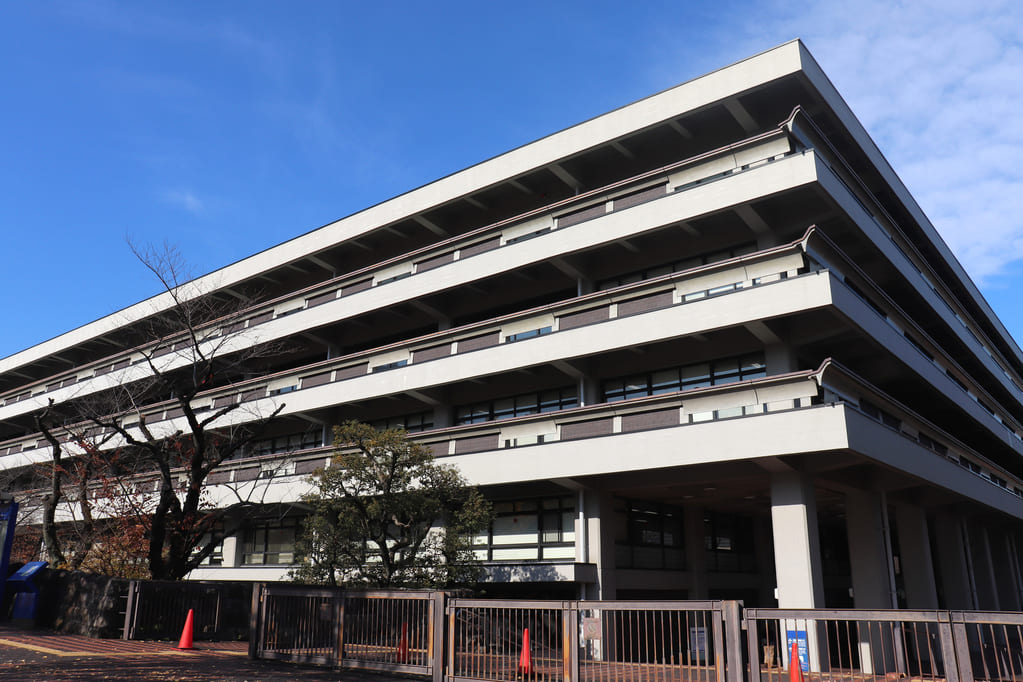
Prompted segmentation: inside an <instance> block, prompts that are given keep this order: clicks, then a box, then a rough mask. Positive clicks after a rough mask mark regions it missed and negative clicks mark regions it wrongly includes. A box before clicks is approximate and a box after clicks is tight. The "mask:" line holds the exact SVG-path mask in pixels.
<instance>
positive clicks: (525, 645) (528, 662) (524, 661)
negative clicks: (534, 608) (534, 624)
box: [519, 628, 533, 675]
mask: <svg viewBox="0 0 1023 682" xmlns="http://www.w3.org/2000/svg"><path fill="white" fill-rule="evenodd" d="M532 674H533V656H532V654H530V653H529V628H525V629H523V630H522V653H520V654H519V675H532Z"/></svg>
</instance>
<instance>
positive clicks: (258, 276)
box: [0, 41, 1023, 610]
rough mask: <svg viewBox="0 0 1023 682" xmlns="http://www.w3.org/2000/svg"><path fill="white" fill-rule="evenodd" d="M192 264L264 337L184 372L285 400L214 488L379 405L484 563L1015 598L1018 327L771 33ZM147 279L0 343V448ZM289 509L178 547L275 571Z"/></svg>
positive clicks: (637, 590) (115, 323) (557, 586)
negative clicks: (707, 66)
mask: <svg viewBox="0 0 1023 682" xmlns="http://www.w3.org/2000/svg"><path fill="white" fill-rule="evenodd" d="M936 143H937V144H940V141H938V142H936ZM197 286H198V287H200V288H203V287H205V290H206V291H214V292H220V293H224V292H230V291H232V290H234V291H241V290H247V291H253V290H259V291H261V292H262V295H261V298H260V300H259V301H258V302H257V303H256V304H255V305H254V306H253V307H252V309H251V311H250V314H247V315H246V318H245V319H246V322H245V324H243V325H241V328H237V327H235V328H232V329H225V330H224V333H225V334H229V335H235V336H236V337H237V346H238V347H239V348H242V347H244V346H245V345H246V344H249V343H254V342H256V341H261V340H266V339H286V340H288V342H289V343H288V347H289V351H288V353H287V354H285V355H282V356H281V357H279V358H277V359H276V360H275V361H274V364H273V365H272V366H270V367H268V368H267V369H266V372H265V373H264V374H261V375H259V376H254V377H249V378H247V379H245V380H244V381H239V382H237V383H232V384H230V385H220V386H215V387H213V388H211V390H210V391H209V392H208V393H207V394H205V395H204V396H203V398H202V399H203V400H206V401H208V402H209V404H210V405H212V406H215V405H219V404H226V402H229V401H242V402H244V403H246V407H247V409H246V410H239V411H236V412H235V413H232V414H233V416H232V419H244V418H245V417H244V415H245V414H258V413H267V412H269V411H271V410H272V409H274V407H275V406H279V405H280V404H281V403H283V404H284V405H285V407H284V409H283V412H282V416H281V418H280V419H279V420H278V421H277V422H276V423H275V426H274V429H275V430H274V432H273V433H272V434H270V435H269V436H268V437H267V439H266V440H265V441H264V442H263V443H261V444H260V446H259V447H258V448H256V449H255V450H256V451H253V452H250V453H247V455H248V457H246V458H240V459H238V460H236V461H233V462H232V463H231V466H229V467H226V468H225V469H223V470H222V471H221V472H219V473H217V474H216V476H215V477H214V479H213V480H211V483H212V485H211V494H213V495H214V496H216V495H217V494H219V493H218V490H219V489H221V488H225V487H226V486H230V485H239V484H244V485H253V486H254V485H256V483H257V482H260V481H262V482H263V483H264V484H265V485H266V490H265V491H264V492H263V493H261V495H262V499H264V500H265V501H267V502H283V503H286V502H289V501H294V500H296V499H297V497H298V496H299V495H300V494H301V492H302V491H303V490H305V489H306V487H307V483H306V482H305V478H304V477H305V476H306V475H307V474H308V472H310V471H312V470H314V469H315V468H316V467H320V466H323V464H324V463H325V462H326V461H327V458H328V457H329V448H325V447H323V445H324V439H325V437H326V436H327V435H328V434H329V427H330V425H332V424H336V423H339V422H341V421H342V420H345V419H350V418H354V419H359V420H363V421H367V422H370V423H374V424H380V425H395V424H400V425H402V426H405V427H406V428H408V430H409V431H410V432H412V433H413V435H414V436H415V437H416V438H418V439H421V440H422V441H423V442H425V443H427V444H429V445H430V446H431V447H432V448H433V449H434V451H435V452H436V453H437V454H438V455H439V456H440V457H441V458H442V459H443V461H445V462H449V463H452V464H455V465H457V466H458V467H459V468H460V469H461V471H462V472H463V473H464V474H465V475H466V476H467V477H468V478H469V479H470V480H472V481H473V482H475V483H477V484H478V485H479V486H481V489H482V490H483V492H484V493H485V494H486V495H487V497H488V498H489V499H491V500H492V501H493V502H494V504H495V510H496V512H497V516H496V519H495V521H494V523H493V528H492V529H491V532H490V533H489V534H488V535H487V537H486V538H481V540H480V545H479V549H480V552H481V555H483V556H485V558H486V560H487V561H488V565H489V567H490V575H491V579H492V580H493V581H494V591H495V592H496V593H502V592H504V593H508V594H514V593H518V594H535V595H540V594H543V595H550V596H555V595H556V596H559V597H568V598H574V597H577V596H584V597H587V598H597V597H599V598H616V597H617V598H620V599H626V598H656V597H665V598H739V599H744V600H745V602H746V604H747V605H748V606H752V605H761V606H771V605H774V604H778V605H780V606H782V607H824V606H829V607H846V606H856V607H870V608H886V607H896V606H904V607H910V608H936V607H939V606H941V607H945V608H956V609H960V608H983V609H1012V610H1019V609H1021V608H1023V576H1021V571H1020V562H1021V558H1023V554H1021V550H1023V546H1021V542H1023V538H1021V536H1020V530H1021V525H1020V518H1021V517H1023V479H1021V477H1023V459H1021V456H1023V440H1021V435H1023V389H1021V387H1023V379H1021V375H1023V354H1021V352H1020V349H1019V347H1018V346H1017V345H1016V343H1015V342H1014V341H1013V339H1012V338H1011V337H1010V336H1009V334H1008V332H1007V331H1006V330H1005V328H1004V327H1003V325H1002V324H1001V322H999V320H998V319H997V317H996V316H995V314H994V313H993V312H992V310H991V309H990V307H989V306H988V304H987V303H986V302H985V301H984V299H983V297H982V296H981V295H980V293H979V291H978V290H977V288H976V287H975V286H974V284H973V283H972V282H971V281H970V279H969V277H968V276H967V274H966V273H965V272H964V271H963V269H962V267H961V266H960V264H959V263H958V262H957V261H956V259H955V258H954V256H953V255H952V253H951V252H950V251H949V249H948V247H947V246H946V245H945V243H944V242H943V241H942V239H941V237H940V236H939V235H938V233H937V232H936V231H935V229H934V227H933V226H932V225H931V223H930V222H929V221H928V219H927V217H926V216H925V215H924V214H923V212H922V211H921V209H920V207H919V206H918V205H917V204H916V202H915V201H914V200H913V197H912V196H911V195H910V194H909V192H908V191H907V189H906V188H905V187H904V186H903V184H902V182H901V181H900V180H899V178H898V177H897V176H896V174H895V172H894V171H893V170H892V168H891V167H890V166H889V165H888V163H887V162H886V161H885V159H884V156H883V155H882V153H881V151H880V150H879V149H878V148H877V146H876V145H875V144H874V143H873V142H872V141H871V139H870V137H869V136H868V135H867V133H866V131H865V130H864V129H863V127H862V126H861V125H860V123H859V122H858V121H857V120H856V118H855V117H854V115H853V114H852V112H851V111H850V110H849V108H848V107H847V105H846V104H845V102H844V101H843V100H842V98H841V97H840V95H839V94H838V92H837V91H836V90H835V89H834V87H833V86H832V84H831V83H830V81H829V80H828V78H827V76H826V75H825V74H824V73H823V72H822V71H821V69H820V67H819V66H818V65H817V63H816V62H815V61H814V60H813V58H812V57H811V55H810V54H809V52H808V51H807V50H806V48H805V47H804V46H803V45H802V44H801V43H800V42H798V41H795V42H791V43H787V44H785V45H782V46H780V47H778V48H776V49H773V50H770V51H768V52H765V53H762V54H759V55H757V56H754V57H751V58H749V59H746V60H744V61H742V62H739V63H737V64H734V65H732V66H729V67H726V68H723V69H721V70H719V71H715V72H713V73H710V74H708V75H706V76H703V77H701V78H698V79H696V80H693V81H690V82H687V83H684V84H682V85H679V86H677V87H675V88H672V89H670V90H666V91H664V92H661V93H658V94H656V95H652V96H650V97H648V98H646V99H643V100H640V101H638V102H635V103H633V104H629V105H627V106H624V107H622V108H620V109H617V110H615V111H612V112H609V113H607V114H604V115H602V116H599V117H597V118H595V119H592V120H589V121H586V122H584V123H580V124H578V125H576V126H573V127H571V128H568V129H566V130H563V131H561V132H558V133H555V134H553V135H550V136H548V137H545V138H543V139H541V140H538V141H536V142H533V143H530V144H528V145H525V146H523V147H520V148H518V149H514V150H512V151H509V152H507V153H505V154H502V155H501V156H498V157H495V158H493V159H490V160H488V161H484V162H482V163H480V164H478V165H475V166H472V167H470V168H467V169H465V170H463V171H460V172H458V173H454V174H452V175H450V176H447V177H445V178H442V179H440V180H437V181H436V182H433V183H431V184H428V185H425V186H423V187H420V188H418V189H415V190H413V191H410V192H408V193H406V194H404V195H401V196H399V197H396V198H394V199H391V200H390V201H386V202H384V203H381V204H378V205H376V206H373V207H371V208H367V209H366V210H364V211H361V212H359V213H356V214H354V215H352V216H349V217H347V218H344V219H342V220H339V221H337V222H334V223H331V224H328V225H326V226H324V227H321V228H319V229H316V230H314V231H312V232H309V233H307V234H304V235H302V236H299V237H296V238H295V239H292V240H290V241H287V242H285V243H283V244H281V245H279V246H276V247H274V248H271V249H268V250H266V251H264V252H262V253H258V254H255V255H253V256H251V257H249V258H246V259H245V260H242V261H239V262H237V263H234V264H232V265H229V266H227V267H225V268H223V269H221V270H218V271H216V272H214V273H212V274H210V275H208V276H205V277H203V278H200V279H199V280H198V281H197ZM168 305H169V301H168V298H167V297H166V296H158V297H156V298H153V299H150V300H147V301H143V302H141V303H139V304H137V305H136V306H133V307H131V308H129V309H126V310H124V311H121V312H120V313H117V314H114V315H111V316H109V317H105V318H103V319H100V320H97V321H95V322H93V323H90V324H88V325H85V326H83V327H81V328H78V329H75V330H72V331H69V332H67V333H66V334H63V335H62V336H59V337H57V338H55V339H52V340H50V341H47V342H45V343H42V344H39V345H38V346H35V347H32V348H29V349H27V350H25V351H22V352H20V353H17V354H15V355H13V356H10V357H8V358H5V359H3V360H0V467H4V468H7V469H16V468H18V467H24V466H25V465H26V464H27V463H28V462H31V461H38V460H42V459H45V458H46V457H47V452H48V445H47V444H46V442H45V441H43V440H41V438H40V435H39V434H38V433H37V432H36V430H35V428H34V426H33V421H32V417H33V414H35V413H37V412H38V411H39V410H40V409H42V408H43V407H45V405H46V404H47V402H48V400H50V399H53V400H54V401H56V402H58V403H59V402H60V401H64V400H70V399H72V398H76V397H80V396H83V395H89V394H92V393H97V392H102V391H105V390H109V388H110V387H111V386H114V385H117V384H119V383H123V382H130V381H132V380H133V379H136V378H138V376H140V375H139V374H138V373H139V372H143V371H144V368H143V367H141V366H140V365H139V364H138V363H137V361H138V359H139V358H140V357H141V356H140V352H141V351H144V350H146V349H145V347H134V346H133V345H132V344H133V343H138V341H137V339H138V338H139V336H138V334H136V333H135V330H136V329H137V327H138V325H141V324H143V323H144V322H145V320H146V319H149V318H151V317H152V316H153V315H159V312H160V310H161V309H165V308H166V307H167V306H168ZM132 339H136V341H131V340H132ZM175 361H176V360H175V359H174V355H173V353H171V354H168V355H167V356H166V362H168V363H173V362H175ZM163 409H165V408H164V406H161V405H160V404H154V405H153V406H152V414H153V415H154V417H153V419H152V421H154V422H156V421H157V420H162V422H161V423H163V424H164V427H166V428H171V427H172V426H173V424H174V420H175V419H177V418H179V417H178V416H176V415H175V414H173V412H172V411H170V410H169V409H168V410H167V411H166V412H161V410H163ZM282 453H286V455H287V465H286V467H285V468H284V469H280V468H277V469H271V468H270V467H268V465H267V464H266V463H267V462H271V461H279V459H280V457H281V454H282ZM225 489H226V488H225ZM298 518H299V513H298V511H297V509H296V510H295V512H294V513H290V514H288V515H286V516H284V517H283V518H282V517H280V516H275V517H273V518H272V519H269V520H266V521H264V520H261V519H260V518H258V515H255V516H253V517H252V518H251V519H250V520H249V525H248V526H247V528H246V530H245V531H244V532H243V533H241V534H240V535H239V536H237V537H236V538H231V539H228V540H227V541H225V543H224V546H223V551H222V553H221V554H220V555H218V556H216V557H215V559H214V561H213V562H211V565H210V566H209V567H207V568H205V569H203V570H201V571H197V574H201V575H199V576H198V577H225V578H227V577H230V578H251V579H261V580H262V579H275V578H278V577H281V576H282V575H283V574H284V573H285V572H286V570H287V567H288V565H289V564H290V563H291V562H292V561H293V560H294V555H293V549H294V548H293V537H294V531H295V524H296V523H297V521H298Z"/></svg>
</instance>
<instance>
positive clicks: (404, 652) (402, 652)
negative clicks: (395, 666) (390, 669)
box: [396, 623, 408, 663]
mask: <svg viewBox="0 0 1023 682" xmlns="http://www.w3.org/2000/svg"><path fill="white" fill-rule="evenodd" d="M396 658H397V659H398V663H408V623H402V624H401V639H399V640H398V651H397V656H396Z"/></svg>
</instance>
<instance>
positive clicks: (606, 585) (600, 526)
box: [585, 491, 617, 599]
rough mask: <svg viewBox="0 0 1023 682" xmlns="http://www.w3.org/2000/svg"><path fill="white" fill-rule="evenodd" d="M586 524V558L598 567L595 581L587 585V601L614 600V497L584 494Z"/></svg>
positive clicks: (600, 493)
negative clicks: (587, 542) (587, 544)
mask: <svg viewBox="0 0 1023 682" xmlns="http://www.w3.org/2000/svg"><path fill="white" fill-rule="evenodd" d="M586 523H587V533H586V535H587V538H588V540H589V559H590V563H591V564H596V565H597V582H596V583H593V584H588V585H587V586H586V590H585V592H586V595H585V598H586V599H614V598H615V593H616V591H617V586H616V581H615V573H616V569H615V511H614V498H613V496H612V495H611V494H610V493H608V492H604V491H588V492H587V494H586Z"/></svg>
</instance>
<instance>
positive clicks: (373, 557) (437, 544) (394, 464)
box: [292, 422, 491, 588]
mask: <svg viewBox="0 0 1023 682" xmlns="http://www.w3.org/2000/svg"><path fill="white" fill-rule="evenodd" d="M334 446H335V448H336V450H335V454H334V457H333V459H332V461H331V465H330V466H329V467H327V468H326V469H322V470H320V471H317V472H316V473H315V474H314V475H313V477H312V482H313V483H314V484H315V486H316V491H315V492H314V493H312V494H310V495H308V496H307V497H306V502H307V503H309V504H310V505H311V506H312V508H313V512H312V514H311V515H310V516H309V517H307V519H306V521H305V523H304V525H303V531H302V535H301V537H300V538H299V545H298V547H299V553H300V555H301V556H302V557H303V559H304V563H303V565H302V566H301V567H299V568H296V569H294V570H293V571H292V578H293V579H295V580H297V581H299V582H305V583H318V584H329V585H339V584H344V585H348V586H353V587H388V588H390V587H445V586H450V585H465V584H470V583H473V582H476V581H478V580H479V577H480V574H481V571H482V565H481V564H480V562H479V561H478V560H476V558H475V555H474V553H473V551H472V539H473V536H475V535H477V534H478V533H480V532H481V531H483V530H485V529H486V528H487V526H488V525H489V523H490V519H491V509H490V504H489V503H488V502H487V501H486V500H485V499H484V498H483V496H482V495H481V494H480V492H479V491H478V490H477V489H475V488H473V487H470V486H469V485H467V482H466V480H465V479H464V478H463V477H462V475H461V474H460V473H459V472H458V471H457V469H455V468H454V467H452V466H446V465H442V464H438V463H437V462H436V461H435V460H434V457H433V453H432V452H431V451H430V449H429V448H427V447H425V446H423V445H421V444H419V443H416V442H414V441H411V440H409V439H408V434H407V433H405V431H404V430H401V429H388V430H386V431H379V430H377V429H374V428H373V427H371V426H367V425H366V424H359V423H357V422H347V423H345V424H343V425H341V426H338V427H335V429H334Z"/></svg>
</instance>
